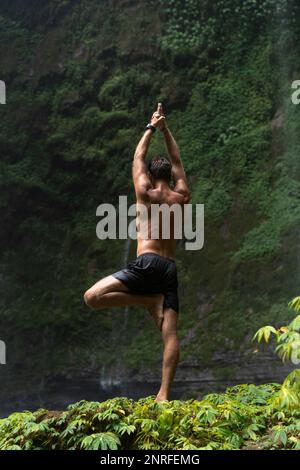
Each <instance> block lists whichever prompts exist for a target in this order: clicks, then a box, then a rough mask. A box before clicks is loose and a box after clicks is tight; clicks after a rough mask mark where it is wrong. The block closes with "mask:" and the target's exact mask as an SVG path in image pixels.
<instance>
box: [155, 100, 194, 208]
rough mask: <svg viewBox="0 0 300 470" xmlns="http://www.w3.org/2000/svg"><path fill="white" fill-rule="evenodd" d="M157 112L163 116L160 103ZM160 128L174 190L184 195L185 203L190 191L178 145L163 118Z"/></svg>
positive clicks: (188, 198)
mask: <svg viewBox="0 0 300 470" xmlns="http://www.w3.org/2000/svg"><path fill="white" fill-rule="evenodd" d="M158 112H159V113H160V115H161V116H164V113H163V109H162V105H161V103H159V105H158ZM161 130H162V132H163V134H164V137H165V143H166V147H167V150H168V154H169V156H170V159H171V162H172V178H173V182H174V191H176V192H177V193H180V194H182V195H183V196H184V203H187V202H189V200H190V192H189V188H188V183H187V179H186V176H185V171H184V168H183V164H182V161H181V158H180V151H179V147H178V145H177V143H176V140H175V139H174V137H173V135H172V132H171V131H170V129H169V128H168V126H167V124H166V121H165V119H164V122H163V125H161Z"/></svg>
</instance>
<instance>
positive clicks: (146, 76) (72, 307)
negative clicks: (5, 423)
mask: <svg viewBox="0 0 300 470" xmlns="http://www.w3.org/2000/svg"><path fill="white" fill-rule="evenodd" d="M227 3H228V2H224V1H221V0H214V1H213V2H211V1H210V2H206V1H204V0H202V1H200V0H199V1H197V0H194V1H188V2H180V1H177V0H168V1H164V2H151V1H150V2H149V1H147V2H144V1H141V0H140V1H108V0H103V1H101V2H98V1H93V0H91V1H90V2H84V1H79V0H78V1H68V0H66V1H54V0H53V1H43V2H41V1H38V2H37V1H33V0H32V1H28V2H26V5H25V3H24V2H21V1H16V0H14V1H10V2H8V1H7V2H6V1H2V2H1V6H0V31H1V32H0V34H1V36H0V38H1V56H0V73H1V76H0V79H2V80H5V82H6V85H7V105H5V106H1V108H0V111H1V120H0V148H1V194H2V198H1V207H0V210H1V220H2V230H1V234H0V236H1V247H2V250H1V267H2V270H1V271H2V276H1V279H0V282H1V292H2V295H1V299H0V305H1V313H0V336H1V339H2V340H5V341H6V344H7V365H6V366H1V370H0V373H1V383H4V384H5V385H4V386H3V387H1V392H0V393H3V396H5V397H6V399H7V400H8V401H10V402H11V400H12V399H15V400H19V403H20V399H21V398H22V397H24V396H26V394H27V393H28V394H31V395H30V396H32V394H33V395H34V396H35V397H38V400H40V402H41V403H43V400H44V399H45V396H46V390H49V383H53V387H54V388H55V387H56V388H59V384H60V383H64V384H66V383H75V388H76V390H77V392H76V393H77V395H76V397H74V398H75V399H77V398H78V399H79V398H81V396H82V397H84V396H85V393H86V389H85V387H84V381H85V380H86V381H88V383H92V384H93V386H92V389H93V390H95V393H97V390H98V388H97V387H99V383H100V384H101V385H102V388H103V390H105V387H106V389H107V387H108V388H109V387H110V386H113V385H114V384H117V385H118V384H120V383H121V385H122V384H126V383H128V382H131V383H134V382H138V383H141V382H151V381H153V380H154V381H155V380H158V379H159V373H160V359H161V343H160V337H159V335H158V334H157V333H155V330H154V327H153V325H152V323H151V320H150V318H148V316H147V315H146V314H145V313H144V312H142V311H139V310H132V311H131V310H130V311H128V310H126V311H125V312H124V311H109V312H104V313H103V312H102V313H100V314H95V313H91V312H88V311H87V309H86V308H85V306H84V305H83V301H82V293H83V292H84V290H85V289H86V288H87V287H88V286H90V285H91V284H92V283H93V282H94V281H95V280H96V279H98V278H100V277H101V276H104V275H107V274H109V273H110V272H111V271H114V270H116V269H118V268H119V267H120V265H122V262H123V260H124V259H125V258H127V257H131V256H134V248H135V247H134V243H131V244H130V245H129V244H128V243H126V242H124V241H118V240H117V241H112V240H109V241H99V240H98V239H97V238H96V236H95V227H96V223H97V218H96V217H95V211H96V207H97V206H98V205H99V204H100V203H102V202H112V203H115V204H116V203H117V202H118V197H119V195H123V194H124V195H128V197H129V200H130V201H131V200H133V191H132V184H131V174H130V173H131V172H130V170H131V159H132V154H133V151H134V147H135V143H136V142H137V140H138V138H139V136H140V135H141V132H142V129H143V127H144V125H145V122H146V121H147V120H148V118H149V115H150V114H151V112H152V110H153V107H154V106H155V103H156V102H157V101H158V100H161V101H163V102H164V103H165V109H166V113H167V116H168V121H169V124H170V127H171V128H172V130H173V131H174V134H175V136H176V138H177V140H178V143H179V145H180V148H181V153H182V158H183V160H184V163H185V167H186V171H187V175H188V178H189V181H190V184H191V188H192V197H193V200H192V202H193V203H194V204H196V203H204V204H205V244H204V248H203V249H202V250H201V251H196V252H191V251H185V250H184V249H183V247H182V246H181V247H179V254H178V268H179V272H180V286H181V287H180V295H181V312H180V323H179V327H180V337H181V343H182V362H181V365H180V367H179V369H178V374H177V381H178V390H179V391H178V393H180V394H181V393H182V391H183V389H184V392H185V393H191V394H192V393H197V390H198V391H199V390H202V389H203V387H204V384H205V383H207V384H208V386H212V388H222V387H223V386H225V385H227V384H231V383H233V382H241V381H254V382H255V381H256V382H261V381H267V380H280V378H281V377H283V376H284V375H285V373H286V370H284V368H282V367H280V365H278V366H277V364H276V363H275V362H272V361H271V359H270V354H269V352H268V351H266V352H263V351H262V352H258V353H255V354H253V350H254V347H252V344H251V337H252V335H253V333H254V332H255V330H256V329H257V328H258V327H259V326H261V325H263V324H267V323H271V322H272V324H274V323H275V324H276V323H277V322H279V323H281V322H282V321H284V320H286V319H289V318H290V314H289V312H288V310H287V308H286V304H287V301H288V300H290V298H291V297H293V296H294V295H295V294H297V293H298V292H297V288H298V286H299V257H298V255H297V253H298V252H299V251H298V250H299V220H300V209H299V208H300V205H299V174H300V171H299V170H300V166H299V158H298V152H299V150H300V142H299V135H300V133H299V116H298V115H299V107H297V106H295V105H292V104H291V101H290V94H291V92H290V87H291V82H292V80H294V79H297V78H298V79H299V77H300V70H299V66H298V62H297V60H296V58H297V57H298V56H299V37H300V33H299V7H298V6H297V2H296V1H295V2H293V1H292V2H289V5H288V7H287V5H286V2H284V1H282V2H275V1H272V0H268V1H257V2H242V3H241V2H238V1H232V2H230V6H228V5H227ZM162 151H164V150H163V142H162V141H161V139H160V136H158V135H157V136H156V137H155V139H154V142H153V144H152V147H151V152H150V153H151V154H154V153H158V152H162ZM61 380H62V381H63V382H60V381H61ZM81 383H82V384H83V385H82V386H80V384H81ZM185 383H186V384H187V385H185ZM182 384H183V385H182ZM103 385H104V387H103ZM122 390H123V389H122V387H121V393H122ZM16 391H17V392H16ZM47 393H48V392H47ZM72 399H73V397H72ZM64 400H65V401H68V396H66V397H65V398H64ZM22 403H24V406H27V405H26V404H27V402H26V399H25V402H22ZM20 406H21V405H20Z"/></svg>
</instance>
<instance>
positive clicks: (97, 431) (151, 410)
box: [0, 384, 300, 450]
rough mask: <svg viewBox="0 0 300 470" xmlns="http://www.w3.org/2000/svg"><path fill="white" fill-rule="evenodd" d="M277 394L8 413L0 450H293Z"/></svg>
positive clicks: (250, 390)
mask: <svg viewBox="0 0 300 470" xmlns="http://www.w3.org/2000/svg"><path fill="white" fill-rule="evenodd" d="M279 390H280V386H279V385H278V384H267V385H260V386H255V385H252V384H250V385H238V386H235V387H231V388H229V389H228V390H227V391H226V392H225V393H221V394H217V393H215V394H209V395H206V396H205V397H203V399H202V400H201V401H198V400H194V399H190V400H187V401H180V400H173V401H169V402H168V401H165V402H161V403H156V402H155V401H154V397H152V396H150V397H147V398H142V399H140V400H138V401H136V402H135V401H133V400H131V399H128V398H125V397H121V398H113V399H110V400H107V401H105V402H103V403H98V402H88V401H84V400H83V401H80V402H78V403H75V404H73V405H70V406H69V407H68V408H67V410H66V411H55V412H54V411H53V412H49V411H47V410H43V409H42V410H38V411H36V412H34V413H31V412H28V411H27V412H23V413H14V414H12V415H11V416H9V417H8V418H6V419H2V420H0V449H1V450H29V449H34V450H38V449H47V450H51V449H68V450H74V449H84V450H85V449H86V450H98V449H102V450H106V449H111V450H117V449H126V450H130V449H133V450H137V449H176V450H191V449H205V450H212V449H223V450H226V449H241V448H244V447H246V448H247V446H251V445H252V444H254V443H255V445H256V446H258V447H259V446H261V448H278V447H279V448H281V447H285V448H287V449H289V448H299V417H300V412H299V410H293V411H288V410H285V411H284V412H283V411H281V410H280V409H276V407H274V404H273V405H270V403H271V401H272V397H273V395H274V394H276V393H277V392H278V391H279ZM270 435H271V437H270ZM266 436H267V437H266ZM268 436H269V437H268Z"/></svg>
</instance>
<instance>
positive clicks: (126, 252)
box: [123, 237, 131, 329]
mask: <svg viewBox="0 0 300 470" xmlns="http://www.w3.org/2000/svg"><path fill="white" fill-rule="evenodd" d="M130 246H131V238H130V237H128V238H127V239H126V240H125V245H124V252H123V266H126V264H127V263H128V261H129V253H130ZM128 312H129V307H128V305H127V306H126V307H125V309H124V329H126V327H127V321H128Z"/></svg>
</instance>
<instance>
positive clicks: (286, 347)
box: [253, 296, 300, 408]
mask: <svg viewBox="0 0 300 470" xmlns="http://www.w3.org/2000/svg"><path fill="white" fill-rule="evenodd" d="M289 307H290V308H291V309H292V310H294V311H295V312H297V313H298V315H297V316H296V317H295V318H294V319H293V321H292V322H290V323H289V325H286V326H281V327H280V328H278V329H276V328H274V327H273V326H270V325H267V326H264V327H262V328H260V329H259V330H258V331H257V332H256V333H255V335H254V337H253V339H254V340H257V341H258V342H259V343H260V342H261V341H262V340H264V341H265V342H266V343H268V342H269V339H270V338H271V335H272V334H273V335H275V338H276V342H277V347H276V349H275V352H276V353H277V355H278V356H279V357H280V358H281V359H282V361H283V362H284V361H287V360H289V361H291V362H292V363H293V364H299V363H300V315H299V312H300V296H299V297H295V298H294V299H293V300H292V301H291V302H290V303H289ZM275 402H276V405H278V406H286V407H289V408H295V407H298V408H300V369H299V368H298V369H295V370H293V371H292V372H291V373H290V374H289V375H288V376H287V377H286V379H285V381H284V382H283V384H282V386H281V389H280V393H279V394H278V395H277V396H276V398H275ZM275 402H274V403H275Z"/></svg>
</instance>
